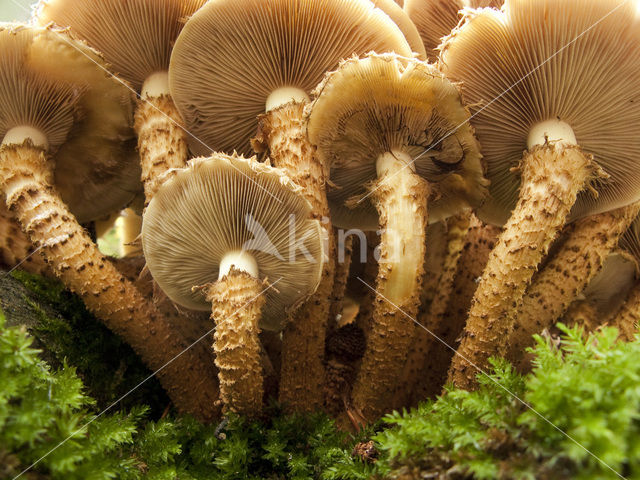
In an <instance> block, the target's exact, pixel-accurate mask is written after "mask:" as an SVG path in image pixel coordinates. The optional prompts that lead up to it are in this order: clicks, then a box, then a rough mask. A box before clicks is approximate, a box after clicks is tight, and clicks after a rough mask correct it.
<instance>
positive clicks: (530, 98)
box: [441, 0, 640, 388]
mask: <svg viewBox="0 0 640 480" xmlns="http://www.w3.org/2000/svg"><path fill="white" fill-rule="evenodd" d="M567 12H571V14H570V15H567ZM639 21H640V19H639V18H638V17H637V15H636V12H635V5H634V4H633V3H630V2H626V1H624V0H558V1H554V2H547V1H543V2H532V1H528V0H507V1H505V3H504V5H503V7H502V10H500V11H498V10H493V9H480V10H476V11H467V14H466V19H465V22H464V24H463V25H462V26H461V27H459V28H458V29H456V30H455V31H454V32H453V33H452V35H451V36H450V37H449V38H448V39H447V40H446V41H445V42H444V44H443V46H442V54H441V65H442V69H443V71H444V73H445V74H446V75H447V76H448V77H449V78H450V79H451V80H452V81H456V82H461V85H462V93H463V97H464V98H465V101H466V102H467V103H468V104H470V105H476V107H475V109H474V110H473V115H472V120H471V123H472V124H473V126H474V127H475V129H476V134H477V136H478V140H479V141H480V143H481V145H482V146H483V152H482V153H483V155H484V158H485V160H486V163H487V177H488V178H489V180H490V181H491V186H490V196H489V197H488V200H487V202H485V204H484V205H483V206H482V208H481V209H480V210H479V212H478V215H479V217H480V218H481V219H482V220H483V221H486V222H488V223H495V224H502V223H504V222H507V220H508V222H507V223H506V224H505V228H504V231H503V234H502V235H501V237H500V239H499V241H498V244H497V245H496V248H495V249H494V251H493V252H492V254H491V257H490V260H489V263H488V264H487V268H486V269H485V271H484V274H483V276H482V279H481V281H480V284H479V286H478V290H477V291H476V295H475V298H474V303H473V306H472V308H471V312H470V314H469V320H468V322H467V327H466V328H465V332H464V334H463V336H464V338H463V341H462V343H461V345H460V348H459V349H458V353H459V355H456V357H455V358H454V361H453V364H452V368H451V371H450V380H452V381H453V382H454V383H455V384H456V385H457V386H459V387H464V388H470V387H472V386H473V385H475V381H476V374H477V369H476V367H477V368H480V369H484V368H487V367H488V363H487V360H488V358H489V357H490V356H493V355H501V354H502V355H503V354H504V353H505V350H506V348H505V347H506V345H505V340H506V339H507V338H508V336H509V334H510V332H511V330H512V329H513V326H514V324H515V317H514V314H515V309H516V307H517V305H518V303H519V302H520V301H521V299H522V296H523V294H524V291H525V289H526V287H527V285H528V284H529V283H530V281H531V277H532V275H533V273H534V272H535V270H536V268H537V265H538V264H539V263H540V261H541V259H542V258H543V257H544V255H545V254H546V252H547V250H548V248H549V245H550V243H551V241H552V240H553V239H554V238H555V236H556V235H557V233H558V231H559V230H560V229H561V228H562V226H563V225H564V224H565V223H566V222H567V221H572V220H575V219H578V218H581V217H584V216H587V215H591V214H596V213H601V212H606V211H609V210H613V209H615V208H619V207H622V206H624V205H628V204H630V203H632V202H634V201H637V200H638V199H640V188H639V186H640V170H639V169H638V168H636V164H635V162H636V161H637V160H636V159H637V158H640V108H639V107H640V102H639V101H638V100H640V92H638V90H637V89H636V88H634V87H633V85H637V84H639V83H640V44H639V43H638V41H639V40H640V36H638V35H637V30H638V28H640V25H639ZM523 150H524V155H523V154H522V152H523ZM596 192H597V195H596V194H595V193H596ZM512 210H513V211H512ZM602 234H603V235H605V236H606V235H607V232H606V231H604V230H603V232H602ZM472 364H475V366H472Z"/></svg>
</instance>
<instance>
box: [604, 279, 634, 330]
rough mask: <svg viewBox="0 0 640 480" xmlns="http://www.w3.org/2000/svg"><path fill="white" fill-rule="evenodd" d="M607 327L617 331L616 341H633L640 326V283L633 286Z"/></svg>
mask: <svg viewBox="0 0 640 480" xmlns="http://www.w3.org/2000/svg"><path fill="white" fill-rule="evenodd" d="M609 325H610V326H612V327H616V328H617V329H618V332H619V333H620V334H619V336H618V339H620V340H623V341H625V342H631V341H633V340H634V339H635V336H636V335H637V334H638V326H639V325H640V283H636V284H635V285H634V286H633V288H632V289H631V291H630V292H629V295H628V296H627V300H626V301H625V302H624V304H623V305H622V307H620V310H619V311H618V312H617V313H616V314H615V315H614V316H613V318H612V319H611V321H610V322H609Z"/></svg>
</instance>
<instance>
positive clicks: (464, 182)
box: [307, 54, 486, 229]
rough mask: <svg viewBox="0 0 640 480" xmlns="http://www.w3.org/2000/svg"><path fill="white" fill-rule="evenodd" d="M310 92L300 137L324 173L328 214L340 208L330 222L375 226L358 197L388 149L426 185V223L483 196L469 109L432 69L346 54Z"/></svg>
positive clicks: (392, 58)
mask: <svg viewBox="0 0 640 480" xmlns="http://www.w3.org/2000/svg"><path fill="white" fill-rule="evenodd" d="M314 93H315V95H316V98H315V100H314V101H313V102H312V103H311V105H310V106H309V107H308V109H307V112H308V127H307V132H308V134H309V139H310V141H311V143H312V144H314V145H316V146H317V147H318V150H317V152H318V155H319V156H320V158H321V160H322V161H324V162H325V164H326V165H327V167H328V168H329V170H330V175H329V177H330V182H331V185H330V187H329V189H328V192H327V198H328V199H329V202H330V204H331V205H332V209H333V212H335V213H337V210H338V208H342V209H343V210H344V211H343V212H342V213H337V215H336V218H337V219H338V222H340V223H341V220H343V219H345V218H349V219H350V221H353V222H354V223H350V224H348V225H344V226H345V227H350V228H354V227H357V228H362V229H372V227H373V229H375V228H376V227H377V225H378V214H377V211H376V209H375V208H374V206H373V204H372V202H370V201H368V200H364V201H360V200H361V199H362V198H363V197H365V196H366V195H367V192H368V189H367V186H368V184H369V183H370V182H372V181H374V180H376V178H377V173H376V160H377V158H378V157H379V156H380V155H382V154H384V153H386V152H392V151H394V150H396V151H403V152H404V153H406V154H408V155H410V156H411V157H412V158H414V159H415V162H414V165H413V166H415V170H416V173H417V174H419V175H421V176H422V177H423V178H425V179H426V180H428V181H429V182H430V184H431V189H432V198H431V199H430V202H429V221H430V222H431V223H433V222H437V221H440V220H442V219H444V218H447V217H448V216H450V215H453V214H455V213H457V212H459V211H460V210H461V209H463V208H466V207H469V206H471V207H473V206H477V205H478V204H479V203H480V201H481V200H482V199H483V197H484V195H485V191H486V188H485V187H486V181H485V180H484V178H483V172H482V163H481V155H480V148H479V145H478V142H477V141H476V139H475V137H474V135H473V129H472V128H471V126H470V125H469V122H468V119H469V112H468V111H467V109H466V108H465V107H464V105H463V104H462V101H461V99H460V93H459V92H458V89H457V88H456V86H455V85H453V84H452V83H451V82H449V81H448V80H447V79H446V78H445V77H444V75H442V73H440V72H439V71H438V69H437V68H435V67H434V66H433V65H429V64H427V63H425V62H421V61H419V60H415V59H408V58H403V57H399V56H396V55H393V54H383V55H377V54H370V55H367V56H366V57H364V58H361V59H358V58H356V57H354V58H351V59H349V60H346V61H344V62H342V63H341V64H340V66H339V68H338V69H337V70H336V71H334V72H330V73H328V74H327V76H326V77H325V79H324V80H323V82H322V83H321V84H320V85H319V86H318V88H317V90H316V91H315V92H314ZM345 204H348V205H349V207H347V206H345ZM350 207H352V208H350ZM349 210H351V211H350V212H349ZM336 225H337V223H336Z"/></svg>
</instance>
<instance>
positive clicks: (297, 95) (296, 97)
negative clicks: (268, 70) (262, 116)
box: [265, 87, 309, 112]
mask: <svg viewBox="0 0 640 480" xmlns="http://www.w3.org/2000/svg"><path fill="white" fill-rule="evenodd" d="M308 101H309V95H307V92H305V91H304V90H302V89H300V88H297V87H280V88H278V89H276V90H274V91H273V92H271V93H270V94H269V96H268V97H267V102H266V104H265V112H270V111H271V110H275V109H276V108H279V107H281V106H283V105H286V104H287V103H291V102H294V103H302V104H305V103H307V102H308Z"/></svg>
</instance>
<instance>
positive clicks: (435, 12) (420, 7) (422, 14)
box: [403, 0, 464, 60]
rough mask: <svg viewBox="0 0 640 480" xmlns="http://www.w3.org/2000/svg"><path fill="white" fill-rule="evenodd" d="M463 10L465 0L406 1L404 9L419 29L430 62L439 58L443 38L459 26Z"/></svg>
mask: <svg viewBox="0 0 640 480" xmlns="http://www.w3.org/2000/svg"><path fill="white" fill-rule="evenodd" d="M462 8H464V0H405V2H404V7H403V9H404V11H405V12H407V15H409V18H410V19H411V20H412V21H413V23H414V24H415V26H416V28H417V29H418V33H419V34H420V37H421V38H422V42H423V43H424V46H425V49H426V51H427V58H428V59H429V60H435V59H436V58H437V56H438V53H437V51H436V49H437V47H438V45H440V42H441V41H442V38H443V37H445V36H447V35H449V34H450V33H451V30H452V29H453V28H454V27H455V26H456V25H458V22H459V21H460V16H459V14H458V12H459V11H460V10H461V9H462Z"/></svg>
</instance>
